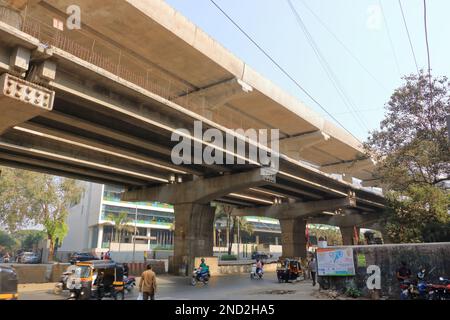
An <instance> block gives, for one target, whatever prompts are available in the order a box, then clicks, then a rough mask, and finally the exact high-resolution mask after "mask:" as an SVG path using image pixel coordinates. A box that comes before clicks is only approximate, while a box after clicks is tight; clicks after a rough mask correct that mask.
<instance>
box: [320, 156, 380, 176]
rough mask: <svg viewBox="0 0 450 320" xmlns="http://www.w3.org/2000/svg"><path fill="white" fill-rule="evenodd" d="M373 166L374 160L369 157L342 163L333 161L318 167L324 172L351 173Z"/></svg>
mask: <svg viewBox="0 0 450 320" xmlns="http://www.w3.org/2000/svg"><path fill="white" fill-rule="evenodd" d="M374 166H375V161H374V160H373V159H371V158H367V159H363V160H354V161H347V162H342V163H335V164H329V165H324V166H321V167H320V170H322V171H323V172H326V173H338V174H342V173H353V172H358V171H362V170H365V169H372V168H373V167H374Z"/></svg>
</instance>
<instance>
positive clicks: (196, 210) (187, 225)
mask: <svg viewBox="0 0 450 320" xmlns="http://www.w3.org/2000/svg"><path fill="white" fill-rule="evenodd" d="M174 209H175V221H176V224H175V239H174V256H173V271H174V273H175V274H179V271H180V267H181V266H182V265H185V266H186V267H187V274H184V275H190V274H191V272H192V270H193V268H194V259H195V257H212V256H213V225H214V211H215V209H214V208H213V207H211V206H210V205H209V204H207V205H205V204H195V203H187V204H178V205H175V207H174Z"/></svg>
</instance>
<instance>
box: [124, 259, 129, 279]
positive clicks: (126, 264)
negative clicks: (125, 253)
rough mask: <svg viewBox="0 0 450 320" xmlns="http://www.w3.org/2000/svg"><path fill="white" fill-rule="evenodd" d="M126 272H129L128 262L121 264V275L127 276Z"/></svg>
mask: <svg viewBox="0 0 450 320" xmlns="http://www.w3.org/2000/svg"><path fill="white" fill-rule="evenodd" d="M128 272H129V269H128V263H124V264H123V276H124V277H127V278H128Z"/></svg>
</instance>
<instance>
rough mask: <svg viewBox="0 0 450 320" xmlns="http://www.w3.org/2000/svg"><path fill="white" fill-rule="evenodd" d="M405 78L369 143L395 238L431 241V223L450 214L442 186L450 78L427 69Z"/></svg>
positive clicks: (447, 156)
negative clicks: (384, 192) (434, 73)
mask: <svg viewBox="0 0 450 320" xmlns="http://www.w3.org/2000/svg"><path fill="white" fill-rule="evenodd" d="M404 80H405V83H404V84H403V85H402V86H401V87H400V88H398V89H397V90H395V92H394V93H393V95H392V96H391V99H390V101H389V102H388V103H387V104H386V113H385V119H384V120H383V121H382V122H381V125H380V129H379V130H375V131H373V132H371V136H370V137H369V140H368V142H367V143H366V144H365V147H366V150H367V153H368V154H369V155H371V156H373V157H374V158H375V160H377V168H376V171H375V175H376V177H377V178H379V179H380V181H381V184H382V186H383V188H384V190H385V191H387V192H386V196H387V199H388V205H389V209H388V213H389V218H388V222H387V226H386V228H387V231H388V234H389V236H390V237H391V240H392V241H394V242H421V241H427V239H428V240H430V238H427V237H426V236H425V232H426V230H429V228H428V227H427V225H428V224H433V225H434V227H436V224H438V225H442V226H445V224H446V223H447V222H448V219H449V218H448V217H449V215H448V207H449V205H450V202H449V196H448V191H447V190H443V189H442V188H441V185H442V183H443V182H445V181H448V180H449V179H450V178H449V173H450V152H449V141H448V135H447V125H446V115H448V114H449V113H450V94H449V87H450V83H449V81H448V79H447V78H446V77H438V78H433V77H431V76H429V75H427V74H424V73H423V72H421V73H420V74H419V75H410V76H407V77H405V78H404ZM447 240H450V239H447Z"/></svg>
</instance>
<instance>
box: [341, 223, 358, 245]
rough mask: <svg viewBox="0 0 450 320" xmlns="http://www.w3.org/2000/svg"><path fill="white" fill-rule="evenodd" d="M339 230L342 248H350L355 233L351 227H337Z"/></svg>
mask: <svg viewBox="0 0 450 320" xmlns="http://www.w3.org/2000/svg"><path fill="white" fill-rule="evenodd" d="M339 229H340V230H341V235H342V243H343V244H344V246H352V245H353V236H354V232H355V231H354V229H353V227H339Z"/></svg>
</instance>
